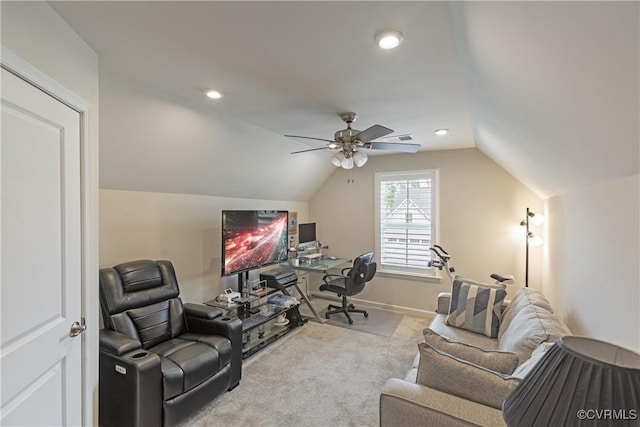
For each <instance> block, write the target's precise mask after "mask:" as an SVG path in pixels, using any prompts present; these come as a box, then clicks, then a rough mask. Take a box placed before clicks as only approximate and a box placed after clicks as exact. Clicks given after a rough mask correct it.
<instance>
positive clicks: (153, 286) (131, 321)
mask: <svg viewBox="0 0 640 427" xmlns="http://www.w3.org/2000/svg"><path fill="white" fill-rule="evenodd" d="M179 294H180V289H179V288H178V282H177V280H176V273H175V270H174V269H173V265H172V264H171V262H169V261H150V260H139V261H132V262H127V263H124V264H119V265H116V266H115V267H113V268H103V269H101V270H100V306H101V309H102V316H103V320H104V327H105V328H106V329H111V330H114V331H117V332H121V333H123V334H125V335H127V336H128V337H130V338H133V339H135V340H138V341H140V342H141V344H142V347H144V348H149V347H152V346H154V345H155V344H158V343H160V342H163V341H166V340H168V339H171V338H173V337H176V336H178V335H181V334H183V333H185V332H187V326H186V322H185V319H184V308H183V306H182V300H181V299H180V298H179V297H178V295H179Z"/></svg>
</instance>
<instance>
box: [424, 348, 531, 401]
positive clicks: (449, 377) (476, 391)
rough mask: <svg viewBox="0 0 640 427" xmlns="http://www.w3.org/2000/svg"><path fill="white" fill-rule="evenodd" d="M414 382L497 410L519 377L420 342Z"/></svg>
mask: <svg viewBox="0 0 640 427" xmlns="http://www.w3.org/2000/svg"><path fill="white" fill-rule="evenodd" d="M418 348H419V349H420V365H419V367H418V373H417V377H416V382H417V383H418V384H422V385H426V386H428V387H431V388H434V389H436V390H440V391H443V392H445V393H449V394H453V395H456V396H459V397H462V398H464V399H469V400H473V401H475V402H478V403H482V404H483V405H487V406H491V407H494V408H497V409H500V408H501V407H502V402H503V401H504V399H505V398H506V397H507V395H508V394H509V393H511V391H512V390H513V389H514V388H515V387H516V386H517V385H518V384H520V379H518V378H515V377H509V376H507V375H503V374H500V373H497V372H494V371H491V370H489V369H485V368H483V367H481V366H478V365H474V364H473V363H470V362H467V361H466V360H462V359H458V358H456V357H453V356H452V355H450V354H447V353H444V352H441V351H439V350H436V349H434V348H433V347H431V346H430V345H429V344H427V343H420V344H419V345H418Z"/></svg>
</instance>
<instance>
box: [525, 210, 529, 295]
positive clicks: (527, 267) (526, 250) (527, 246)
mask: <svg viewBox="0 0 640 427" xmlns="http://www.w3.org/2000/svg"><path fill="white" fill-rule="evenodd" d="M524 221H525V227H526V229H527V231H526V233H525V235H524V242H525V250H524V259H525V261H524V287H525V288H528V287H529V208H527V215H526V216H525V217H524Z"/></svg>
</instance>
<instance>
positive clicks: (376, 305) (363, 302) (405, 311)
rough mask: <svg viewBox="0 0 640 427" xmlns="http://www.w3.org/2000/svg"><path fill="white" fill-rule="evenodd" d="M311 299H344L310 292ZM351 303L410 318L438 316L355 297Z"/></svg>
mask: <svg viewBox="0 0 640 427" xmlns="http://www.w3.org/2000/svg"><path fill="white" fill-rule="evenodd" d="M309 298H310V299H312V298H317V299H324V300H327V301H331V302H338V303H339V302H341V301H342V298H338V297H336V296H333V295H328V294H325V293H321V292H309ZM349 301H350V302H352V303H353V304H354V305H358V306H361V307H368V308H375V309H378V310H387V311H394V312H396V313H402V314H407V315H409V316H416V317H434V316H435V315H436V313H434V312H433V311H429V310H418V309H415V308H411V307H404V306H401V305H393V304H384V303H381V302H377V301H369V300H363V299H358V298H353V297H349ZM311 304H313V300H312V301H311ZM316 310H318V308H317V307H316Z"/></svg>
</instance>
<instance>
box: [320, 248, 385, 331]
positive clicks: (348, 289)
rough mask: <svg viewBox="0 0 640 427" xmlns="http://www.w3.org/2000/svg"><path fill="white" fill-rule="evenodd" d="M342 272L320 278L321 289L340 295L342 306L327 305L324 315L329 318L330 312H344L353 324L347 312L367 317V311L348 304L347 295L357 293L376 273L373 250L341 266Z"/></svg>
mask: <svg viewBox="0 0 640 427" xmlns="http://www.w3.org/2000/svg"><path fill="white" fill-rule="evenodd" d="M341 273H342V274H327V275H325V276H324V277H323V278H322V280H324V284H323V285H320V290H321V291H329V292H334V293H336V294H338V296H339V297H340V296H341V297H342V306H341V307H338V306H336V305H329V307H327V313H326V314H325V317H326V318H327V319H329V317H330V316H331V315H332V314H336V313H344V315H345V316H347V320H349V324H353V319H351V316H349V313H362V314H364V317H369V313H367V312H366V311H365V310H358V309H356V308H355V307H354V305H353V304H349V302H348V301H347V297H349V296H352V295H356V294H359V293H360V292H362V290H363V289H364V285H365V283H366V282H368V281H369V280H371V279H373V276H375V274H376V263H375V262H373V252H367V253H366V254H362V255H360V256H359V257H358V258H356V259H355V261H353V266H351V267H347V268H343V269H342V271H341Z"/></svg>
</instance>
